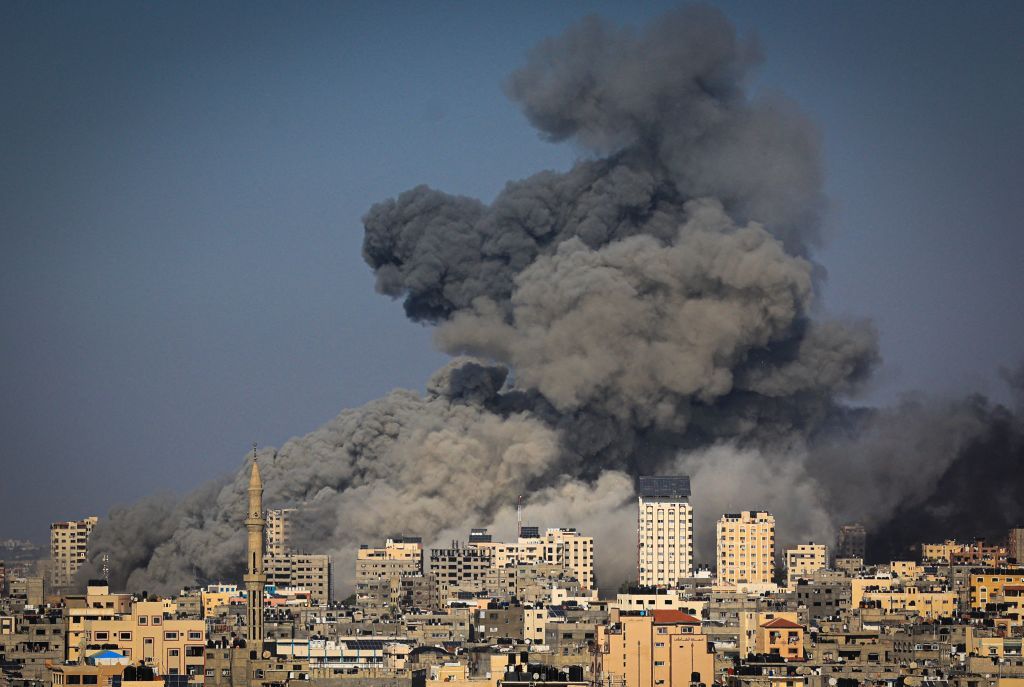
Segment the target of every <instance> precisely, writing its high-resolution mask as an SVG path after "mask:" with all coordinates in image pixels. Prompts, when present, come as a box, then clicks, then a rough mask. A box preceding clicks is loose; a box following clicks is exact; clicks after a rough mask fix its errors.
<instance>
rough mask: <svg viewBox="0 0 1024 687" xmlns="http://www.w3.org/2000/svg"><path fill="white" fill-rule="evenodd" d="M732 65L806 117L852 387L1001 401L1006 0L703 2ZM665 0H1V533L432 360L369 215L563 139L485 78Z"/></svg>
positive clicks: (1020, 252)
mask: <svg viewBox="0 0 1024 687" xmlns="http://www.w3.org/2000/svg"><path fill="white" fill-rule="evenodd" d="M715 4H717V5H719V6H720V7H721V8H722V9H723V10H724V11H725V13H726V14H727V15H728V16H729V17H730V18H731V19H732V20H733V22H734V23H735V24H736V25H737V27H738V28H739V30H740V32H741V33H744V34H750V33H754V34H756V35H757V36H758V39H759V40H760V43H761V45H762V47H763V52H764V56H765V62H764V64H763V65H762V67H761V69H760V70H759V71H758V73H757V76H756V78H755V80H754V82H753V84H752V87H753V88H754V89H755V90H763V89H770V90H778V91H782V92H784V93H785V94H787V95H789V96H790V97H792V98H793V99H795V100H796V101H797V102H798V103H800V105H801V106H802V108H803V109H804V110H805V111H806V112H807V113H808V114H810V116H811V117H812V119H813V120H814V121H816V122H817V124H818V126H819V127H820V129H821V134H822V140H823V151H824V158H825V160H824V164H825V171H826V175H827V176H826V178H827V181H826V184H827V191H828V194H829V197H830V201H831V208H830V211H829V215H828V218H827V226H826V236H827V237H828V238H827V243H826V245H825V246H824V247H823V248H822V249H821V250H820V251H819V252H818V253H817V254H816V257H817V259H818V260H819V261H820V262H821V263H822V264H823V265H824V266H825V267H826V268H827V270H828V273H829V279H828V281H827V284H826V288H825V292H824V303H823V304H822V307H823V308H825V309H826V310H827V311H829V312H831V313H836V314H840V315H851V316H857V317H871V318H872V319H873V320H874V321H875V322H876V324H877V327H878V329H879V331H880V334H881V345H882V353H883V355H884V358H885V365H884V367H883V368H882V369H881V370H880V371H879V374H878V375H877V378H876V380H875V383H874V386H873V387H872V388H871V389H870V390H869V392H868V394H867V396H866V399H865V400H867V401H870V402H882V403H884V402H891V401H892V400H894V399H896V398H898V397H899V396H900V394H902V393H906V392H908V391H915V390H919V391H925V392H929V393H940V394H952V393H957V394H959V393H965V392H969V391H975V390H977V391H982V392H986V393H990V394H993V395H995V396H996V397H1000V398H1002V397H1004V392H1003V391H1002V389H1001V388H1000V386H999V383H998V377H997V370H998V368H999V367H1000V366H1005V365H1013V364H1015V363H1017V362H1018V361H1019V360H1020V359H1021V358H1022V357H1024V356H1022V353H1024V345H1022V342H1024V317H1022V313H1024V308H1022V307H1021V305H1020V303H1019V300H1020V294H1021V293H1024V288H1022V287H1024V273H1022V271H1021V265H1022V264H1024V232H1022V230H1021V229H1022V227H1021V217H1024V199H1022V194H1021V192H1020V186H1021V180H1022V179H1024V79H1022V78H1021V76H1020V75H1021V74H1022V73H1024V43H1022V42H1021V40H1020V36H1021V35H1022V33H1024V6H1022V5H1020V4H1019V3H1009V2H1007V3H999V2H991V3H975V4H967V3H946V2H929V3H882V2H857V3H848V4H839V3H810V2H778V3H763V2H750V3H742V2H736V3H733V2H723V3H715ZM671 6H672V4H670V3H662V2H657V3H643V4H639V5H637V4H635V3H609V2H602V3H585V2H576V3H541V2H520V3H514V4H513V3H506V4H499V3H480V2H447V3H437V4H430V5H427V4H426V3H412V2H409V3H398V2H392V3H387V2H382V3H368V2H350V3H342V2H335V3H314V2H305V3H301V4H299V3H283V2H282V3H250V2H246V3H241V2H238V3H236V2H222V3H200V2H179V3H155V2H134V3H113V2H99V3H60V2H52V3H39V2H7V3H4V4H3V5H0V58H2V63H3V64H4V65H5V67H4V69H3V70H0V87H2V89H3V98H0V315H2V318H3V319H2V322H3V331H2V336H0V388H2V389H3V391H4V393H3V394H2V396H0V404H2V405H0V430H2V432H3V435H4V437H5V439H6V440H5V442H4V448H5V450H4V456H3V459H2V472H0V537H7V536H32V537H34V538H42V537H44V536H45V532H46V524H47V523H48V522H49V521H51V520H56V519H62V518H72V517H82V516H84V515H88V514H92V513H99V514H105V513H106V511H107V510H108V509H109V508H110V507H111V506H112V505H115V504H117V503H123V502H126V501H129V500H131V499H132V498H134V497H135V496H137V495H142V494H148V493H151V492H153V491H157V490H160V489H165V490H166V489H169V490H172V491H181V490H184V489H187V488H189V487H192V486H194V485H196V484H198V483H200V482H202V481H205V480H207V479H209V478H210V477H213V476H216V475H220V474H224V473H227V472H229V471H231V470H233V469H234V468H235V467H236V466H237V465H238V463H239V461H240V460H241V459H242V457H243V455H244V453H245V452H246V448H247V446H248V445H249V444H250V443H251V442H252V441H254V440H255V441H258V442H260V443H261V444H274V445H276V444H280V443H281V442H282V441H284V440H285V439H287V438H288V437H289V436H292V435H296V434H302V433H305V432H307V431H309V430H311V429H313V428H315V427H316V426H318V425H319V424H320V423H322V422H323V421H324V420H326V419H328V418H330V417H332V416H333V415H335V414H336V413H337V412H338V411H339V410H340V409H341V408H343V407H348V406H353V405H358V404H361V403H363V402H365V401H367V400H369V399H372V398H375V397H377V396H380V395H381V394H383V393H386V392H387V391H389V390H390V389H392V388H395V387H410V388H416V389H419V388H422V386H423V383H424V381H425V380H426V378H427V377H428V376H429V374H430V372H431V371H432V370H433V369H434V368H436V367H437V366H439V365H440V364H442V363H443V361H444V357H443V356H442V355H441V354H440V353H438V352H436V351H435V350H434V348H433V346H432V343H431V334H430V330H429V329H427V328H424V327H421V326H419V325H415V324H412V323H410V322H408V321H406V319H405V318H404V316H403V314H402V311H401V307H400V305H399V304H398V303H393V302H391V301H389V300H388V299H386V298H384V297H382V296H379V295H377V294H376V293H375V292H374V290H373V278H372V275H371V273H370V271H369V269H368V268H367V267H366V266H365V265H364V264H363V262H362V259H361V256H360V244H361V239H362V226H361V223H360V217H361V216H362V215H363V213H364V212H365V211H366V210H367V209H368V208H369V206H370V205H371V204H372V203H373V202H375V201H377V200H382V199H384V198H387V197H389V196H392V195H395V194H397V193H399V192H401V191H403V190H406V189H408V188H410V187H412V186H414V185H416V184H419V183H427V184H430V185H432V186H435V187H437V188H441V189H444V190H446V191H450V192H454V193H461V194H465V195H470V196H476V197H481V198H484V199H490V198H492V197H493V196H494V194H495V193H496V192H497V191H498V190H499V189H500V188H501V187H502V185H503V184H504V183H505V182H506V181H507V180H509V179H514V178H520V177H523V176H526V175H528V174H531V173H533V172H536V171H539V170H541V169H544V168H559V169H564V168H565V167H567V166H568V165H570V164H571V163H572V161H573V160H574V159H575V157H576V156H577V154H578V151H576V150H573V149H572V148H571V147H570V146H566V145H552V144H549V143H546V142H544V141H542V140H540V139H539V138H538V136H537V135H536V133H535V132H534V131H533V130H532V129H531V128H530V127H529V125H528V124H527V123H526V121H525V118H523V117H522V116H521V115H520V114H519V112H518V111H517V110H516V108H515V107H514V106H513V105H512V104H511V103H510V102H509V101H508V100H507V99H506V98H505V97H504V95H503V93H502V89H501V84H502V80H503V79H504V78H505V76H506V75H507V74H508V73H509V72H510V71H511V70H512V69H513V68H515V67H516V66H518V65H519V64H520V63H521V62H522V60H523V57H524V55H525V53H526V51H527V50H528V49H529V48H530V47H531V46H532V45H533V44H535V43H536V42H537V41H538V40H540V39H542V38H543V37H545V36H549V35H553V34H556V33H558V32H560V31H561V30H562V29H563V28H565V27H566V26H567V25H568V24H569V23H571V22H573V21H574V20H576V19H578V18H580V17H582V16H584V15H586V14H590V13H598V14H602V15H605V16H608V17H610V18H612V19H615V20H617V21H620V22H623V23H640V22H643V21H645V20H649V19H651V18H653V17H656V16H657V15H658V14H660V13H661V12H663V11H664V10H666V9H667V8H669V7H671Z"/></svg>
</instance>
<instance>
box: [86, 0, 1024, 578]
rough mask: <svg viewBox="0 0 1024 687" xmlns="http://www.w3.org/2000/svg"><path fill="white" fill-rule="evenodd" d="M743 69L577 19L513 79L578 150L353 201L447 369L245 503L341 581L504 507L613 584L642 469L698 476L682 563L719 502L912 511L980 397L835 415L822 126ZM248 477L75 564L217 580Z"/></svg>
mask: <svg viewBox="0 0 1024 687" xmlns="http://www.w3.org/2000/svg"><path fill="white" fill-rule="evenodd" d="M759 59H760V58H759V53H758V50H757V47H756V44H754V43H753V42H752V41H749V40H745V39H741V38H740V37H738V36H737V35H736V33H735V31H734V30H733V28H732V27H731V26H730V24H729V23H728V21H727V20H726V19H725V18H724V17H723V16H722V15H721V14H720V13H719V12H717V11H716V10H713V9H709V8H705V7H698V8H684V9H680V10H678V11H675V12H673V13H670V14H669V15H667V16H665V17H663V18H661V19H659V20H658V21H656V22H654V23H653V24H651V25H650V26H648V27H646V28H643V29H640V30H632V29H627V28H620V27H616V26H612V25H610V24H608V23H607V22H604V21H602V20H600V19H597V18H590V19H586V20H584V21H582V22H581V23H579V24H577V25H575V26H573V27H572V28H570V29H569V30H568V31H567V32H566V33H564V34H563V35H561V36H558V37H555V38H551V39H549V40H547V41H545V42H543V43H541V44H540V45H538V46H537V47H536V48H534V49H533V51H532V52H531V53H530V54H529V56H528V58H527V60H526V62H525V64H524V65H523V66H522V67H521V68H520V69H518V70H516V71H515V72H514V73H513V74H512V75H511V76H510V77H509V78H508V81H507V83H506V92H507V94H508V96H509V97H510V98H511V99H512V100H513V101H515V102H516V103H518V104H519V106H520V107H521V108H522V111H523V113H524V114H525V116H526V117H527V119H528V120H529V121H530V123H531V124H532V125H533V126H534V127H536V129H537V130H538V132H539V134H540V135H541V136H543V137H544V138H546V139H548V140H550V141H552V142H566V143H570V144H572V145H574V146H576V148H577V149H578V150H579V151H580V154H581V157H580V159H579V160H578V162H577V163H576V164H575V165H574V166H573V167H572V168H571V169H569V170H568V171H565V172H555V171H543V172H540V173H538V174H536V175H534V176H531V177H529V178H526V179H522V180H516V181H510V182H509V183H508V184H507V185H506V187H505V188H504V190H503V191H502V192H501V193H500V194H499V195H498V196H497V198H495V200H494V201H493V202H492V203H490V204H486V203H483V202H480V201H478V200H475V199H471V198H466V197H461V196H455V195H450V194H446V193H444V192H441V191H438V190H434V189H431V188H428V187H425V186H420V187H417V188H414V189H411V190H409V191H406V192H404V193H401V194H399V195H398V196H397V197H395V198H392V199H388V200H384V201H382V202H380V203H377V204H376V205H374V206H373V207H371V208H370V209H369V211H368V212H367V214H366V216H365V217H364V226H365V240H364V244H363V254H364V257H365V259H366V262H367V264H368V265H369V266H370V268H371V269H372V270H373V271H374V273H375V275H376V283H377V289H378V290H379V291H380V292H381V293H382V294H385V295H387V296H390V297H392V298H398V299H401V300H402V301H403V303H404V307H405V311H406V313H407V314H408V316H409V317H410V318H411V319H412V320H414V321H417V322H422V323H427V324H430V325H432V326H434V327H435V334H436V342H437V345H438V346H439V347H440V348H441V349H443V350H444V351H446V352H448V353H451V354H452V355H453V356H456V357H454V359H453V362H452V363H451V364H450V365H448V366H446V367H445V368H444V369H442V370H440V371H439V372H437V373H436V374H435V375H434V377H433V378H432V379H431V380H430V381H429V382H428V384H427V387H426V392H425V393H423V394H419V393H414V392H411V391H395V392H392V393H391V394H389V395H388V396H386V397H384V398H382V399H379V400H377V401H374V402H371V403H369V404H367V405H366V406H364V407H362V408H358V409H354V410H346V411H344V412H342V413H341V414H340V415H339V416H338V417H337V418H335V419H334V420H332V421H330V422H329V423H327V424H326V425H325V426H323V427H321V428H320V429H318V430H316V431H314V432H312V433H311V434H309V435H307V436H304V437H300V438H296V439H292V440H290V441H288V442H287V443H286V444H284V445H283V446H282V447H281V448H280V449H278V450H276V451H264V452H263V453H261V454H260V455H259V460H260V465H261V470H262V471H263V475H264V484H265V485H266V495H265V501H266V503H267V504H268V505H269V506H271V507H277V506H291V507H296V508H298V509H299V510H298V514H297V516H296V528H297V532H298V537H299V539H300V545H301V546H302V547H303V548H306V549H308V550H310V551H317V552H328V553H332V554H333V555H334V556H335V558H336V562H337V577H338V579H339V580H340V581H341V584H340V587H342V588H344V587H345V586H346V584H347V582H348V580H349V578H350V577H351V575H352V565H351V560H352V557H353V555H354V550H355V549H356V547H357V546H358V544H359V543H371V542H376V541H379V540H380V539H382V538H383V537H385V536H388V535H391V534H397V533H399V532H404V533H406V534H418V535H421V536H423V537H424V540H425V542H426V543H427V544H428V545H429V544H431V543H445V540H446V539H447V538H450V537H452V536H456V535H457V536H464V534H465V531H466V529H468V528H469V527H471V526H479V525H490V526H492V527H494V528H495V529H496V530H497V531H498V532H499V533H502V532H505V533H506V534H511V532H509V531H508V528H509V523H511V522H514V514H513V512H512V508H513V505H514V502H515V498H516V495H517V494H520V493H523V494H526V495H527V496H528V499H527V504H528V505H527V508H526V516H527V518H528V519H531V520H534V521H536V522H537V524H540V525H551V526H555V525H577V526H580V527H581V528H582V529H584V530H586V531H587V532H588V533H591V534H594V535H595V536H596V537H597V540H598V541H597V544H598V561H597V563H598V576H599V579H600V580H601V581H602V582H603V584H604V585H606V586H616V585H617V584H618V583H619V582H620V581H621V580H622V579H624V578H625V577H626V576H627V575H629V573H630V571H631V570H633V569H634V566H635V560H633V557H632V554H630V555H623V554H622V552H623V551H625V552H630V551H632V549H633V542H632V537H633V536H635V535H634V534H633V532H634V527H635V525H634V520H635V510H634V509H635V505H634V498H635V497H634V494H633V480H632V478H633V476H635V475H636V474H639V473H648V472H650V473H653V472H666V473H667V472H674V471H684V472H687V473H689V474H691V475H692V476H693V482H694V503H695V508H696V513H697V515H696V519H697V523H698V527H699V528H700V529H701V530H703V534H702V535H701V536H698V540H697V545H698V550H697V557H698V560H711V559H712V558H713V555H714V551H713V547H712V545H711V542H710V541H709V536H710V534H709V533H710V532H711V531H712V529H713V524H712V523H713V521H714V520H715V519H717V517H718V516H719V515H720V514H721V513H722V512H725V511H727V510H729V511H731V510H737V509H741V508H755V509H767V510H771V511H772V512H774V513H775V514H776V517H777V519H778V522H779V538H780V543H781V544H787V543H790V542H792V541H797V540H807V539H810V538H815V539H819V540H821V539H825V538H828V537H830V536H831V532H832V528H833V525H834V524H836V522H837V521H838V520H846V519H851V518H860V519H866V520H867V521H868V522H869V523H870V524H876V523H882V522H884V521H885V520H886V519H887V518H890V517H894V516H896V514H897V513H900V512H903V511H905V510H906V509H908V508H915V507H917V506H918V505H923V506H926V505H927V504H928V502H929V498H930V497H931V495H932V494H933V493H934V491H935V489H937V488H940V487H941V485H942V482H943V480H944V479H946V476H947V474H948V473H949V470H951V469H955V466H956V464H957V461H958V460H962V456H961V451H963V450H967V449H968V448H969V447H971V446H974V444H973V443H972V442H975V441H977V438H978V437H984V436H985V435H986V432H987V431H988V430H987V427H988V426H989V424H990V420H991V418H992V416H993V413H996V410H993V409H991V408H988V407H987V406H985V407H981V406H983V405H984V404H983V403H982V402H980V401H978V402H976V403H974V404H973V405H971V404H966V405H965V404H964V403H961V402H950V403H942V402H937V401H917V402H911V401H908V403H906V404H904V405H903V406H900V407H899V408H895V409H889V410H878V409H857V408H850V407H847V406H846V405H844V403H846V402H848V401H849V399H850V398H851V397H852V395H854V394H856V392H857V391H858V389H860V388H861V387H862V386H863V384H864V383H865V381H866V380H867V379H868V378H869V376H870V374H871V371H872V369H873V367H874V366H875V365H876V364H877V362H878V346H877V340H876V334H875V331H874V329H873V328H872V326H871V325H870V323H867V322H849V321H837V320H833V319H828V318H826V317H824V316H823V314H822V312H821V308H820V306H819V305H817V304H816V296H817V292H818V290H819V286H820V280H821V278H822V277H821V275H822V274H823V272H824V271H823V270H822V269H821V268H820V267H819V266H817V265H816V264H815V262H814V260H813V251H814V248H815V246H816V245H818V242H819V220H820V215H821V212H822V209H823V207H824V198H823V194H822V171H821V168H820V155H819V143H818V136H817V133H816V130H815V128H814V126H813V125H812V124H811V123H810V122H809V121H808V120H807V118H806V117H805V116H803V115H802V114H801V113H800V112H799V110H798V109H797V108H796V106H795V105H794V104H793V103H791V102H789V101H788V100H786V99H785V98H783V97H781V96H778V95H769V96H763V95H754V94H751V93H749V92H748V91H747V90H746V89H745V87H744V82H745V79H746V77H747V75H748V74H749V73H750V71H751V69H752V68H754V67H755V66H756V64H757V62H758V61H759ZM979 404H981V405H979ZM999 413H1003V414H1006V416H1007V417H1010V416H1009V415H1008V413H1009V411H1005V410H999V411H998V413H996V414H999ZM1004 419H1005V418H1004ZM1007 422H1010V424H1013V422H1015V420H1013V419H1012V417H1011V418H1010V419H1009V420H1007ZM1014 426H1015V427H1018V428H1019V423H1017V424H1016V425H1014ZM1015 431H1016V430H1015ZM1017 436H1019V435H1017ZM1017 446H1018V448H1017V450H1018V455H1019V442H1018V444H1017ZM1018 479H1019V478H1018ZM245 480H246V477H245V474H244V470H243V471H241V472H239V474H237V475H235V476H234V477H233V478H232V479H230V480H225V481H223V482H220V483H217V484H211V485H208V486H206V487H204V488H202V489H200V490H199V491H198V492H196V493H195V494H193V495H190V496H189V497H187V498H185V499H184V500H182V501H181V502H175V501H173V500H172V499H169V498H166V497H160V498H154V499H147V500H144V501H142V502H139V503H137V504H135V505H134V506H129V507H127V508H122V509H118V510H115V511H114V512H112V513H111V516H110V518H109V519H108V520H107V521H105V522H103V523H102V524H101V525H100V526H99V527H98V528H97V530H96V531H95V534H94V535H93V537H94V538H93V547H92V548H93V550H94V551H96V552H101V551H102V552H108V553H109V554H110V555H111V562H110V567H111V570H112V572H113V574H114V584H115V586H118V587H120V586H124V585H127V586H128V587H129V588H133V589H143V588H145V589H150V590H165V591H166V590H173V589H175V588H176V587H179V586H181V585H184V584H190V583H193V582H194V581H196V580H197V579H214V578H231V577H233V576H237V573H238V570H239V567H240V561H241V557H242V550H243V541H242V531H243V530H242V528H241V527H240V526H239V525H240V523H241V521H242V519H243V518H244V508H245V498H244V496H245V495H244V489H245V483H246V482H245ZM1016 508H1017V512H1020V505H1019V504H1017V506H1016Z"/></svg>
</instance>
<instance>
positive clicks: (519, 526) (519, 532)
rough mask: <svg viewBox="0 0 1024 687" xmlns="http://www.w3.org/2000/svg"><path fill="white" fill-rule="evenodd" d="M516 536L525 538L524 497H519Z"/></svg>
mask: <svg viewBox="0 0 1024 687" xmlns="http://www.w3.org/2000/svg"><path fill="white" fill-rule="evenodd" d="M516 536H517V537H521V536H523V495H522V494H520V495H519V504H518V505H517V506H516Z"/></svg>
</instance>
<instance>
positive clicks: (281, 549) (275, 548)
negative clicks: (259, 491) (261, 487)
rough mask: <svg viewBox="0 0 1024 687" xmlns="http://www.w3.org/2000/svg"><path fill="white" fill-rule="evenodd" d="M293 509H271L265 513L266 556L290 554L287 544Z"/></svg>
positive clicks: (289, 545) (290, 549)
mask: <svg viewBox="0 0 1024 687" xmlns="http://www.w3.org/2000/svg"><path fill="white" fill-rule="evenodd" d="M294 512H295V509H294V508H271V509H270V510H268V511H267V555H268V556H283V555H285V554H288V553H292V547H291V543H290V542H289V536H288V535H289V529H290V523H289V521H290V520H291V514H292V513H294Z"/></svg>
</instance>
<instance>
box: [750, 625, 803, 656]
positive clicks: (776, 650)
mask: <svg viewBox="0 0 1024 687" xmlns="http://www.w3.org/2000/svg"><path fill="white" fill-rule="evenodd" d="M754 647H755V653H758V654H775V655H778V657H779V658H781V659H782V660H784V661H799V660H802V659H803V657H804V628H803V625H799V624H797V623H795V622H793V621H792V620H788V619H786V618H775V619H774V620H769V621H768V622H766V623H764V624H763V625H761V626H760V627H758V628H757V641H756V642H755V644H754Z"/></svg>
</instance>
